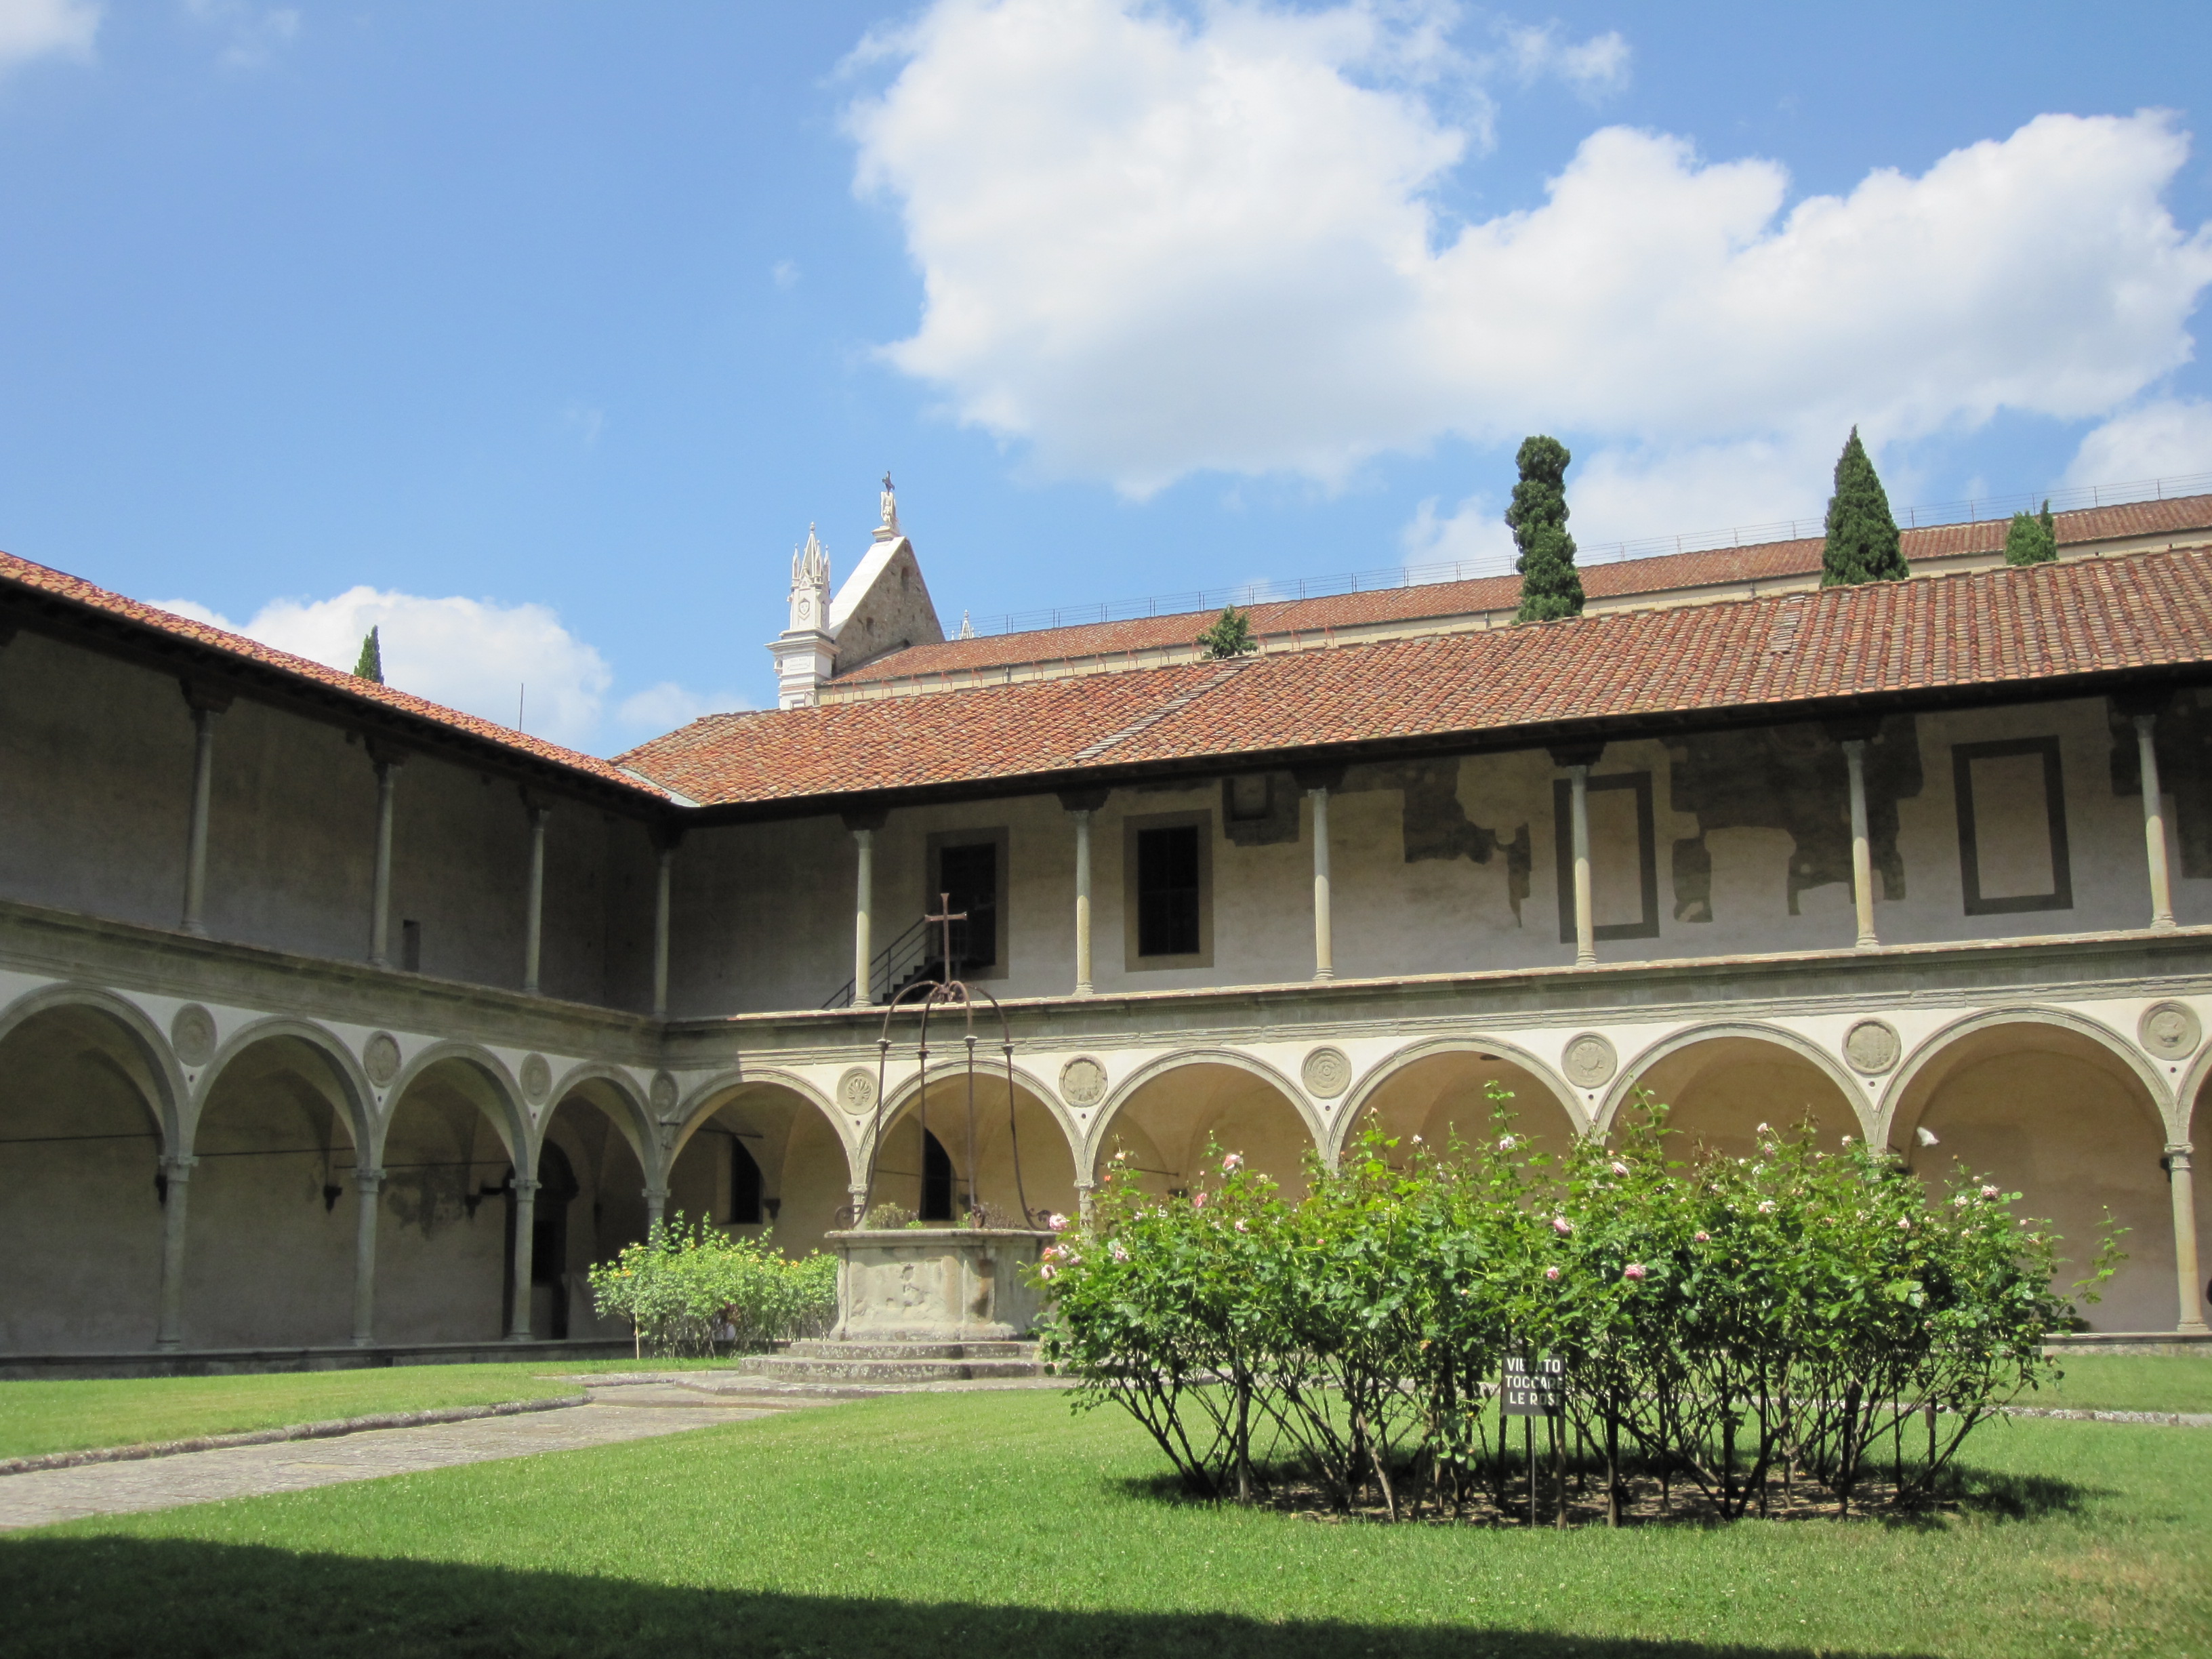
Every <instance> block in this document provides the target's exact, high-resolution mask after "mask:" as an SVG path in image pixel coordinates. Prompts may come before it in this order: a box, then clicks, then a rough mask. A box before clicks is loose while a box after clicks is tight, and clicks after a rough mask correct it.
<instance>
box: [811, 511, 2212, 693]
mask: <svg viewBox="0 0 2212 1659" xmlns="http://www.w3.org/2000/svg"><path fill="white" fill-rule="evenodd" d="M2054 517H2055V520H2056V528H2057V532H2058V541H2059V544H2060V545H2061V546H2062V547H2078V546H2081V545H2083V544H2091V543H2098V542H2110V541H2123V540H2129V539H2132V538H2136V537H2142V536H2165V535H2172V534H2176V533H2179V532H2185V531H2203V530H2207V529H2212V495H2189V496H2179V497H2175V498H2173V499H2171V500H2165V501H2131V502H2128V503H2125V504H2124V505H2121V506H2117V507H2085V508H2083V509H2081V510H2080V511H2078V512H2070V513H2057V514H2055V515H2054ZM2008 524H2009V520H2004V519H1982V520H1975V521H1973V522H1971V523H1966V524H1946V525H1930V526H1926V527H1924V528H1921V529H1916V530H1907V531H1905V532H1904V542H1905V548H1904V550H1905V558H1906V560H1907V562H1913V563H1918V562H1931V561H1939V560H1945V559H1957V558H1969V557H1973V556H1977V555H1992V554H1998V553H2002V551H2003V550H2004V544H2005V532H2006V530H2007V528H2008ZM1822 547H1823V543H1822V540H1821V538H1820V537H1818V536H1811V537H1805V538H1800V539H1798V540H1795V541H1780V542H1759V543H1756V544H1753V545H1751V546H1748V547H1716V548H1707V549H1701V550H1695V551H1692V552H1687V553H1665V554H1660V555H1657V556H1653V557H1650V558H1641V559H1616V560H1611V561H1607V562H1603V563H1596V564H1587V565H1583V567H1581V574H1582V579H1583V592H1585V593H1586V594H1587V595H1588V596H1589V599H1592V600H1593V601H1596V602H1599V603H1603V602H1604V601H1606V600H1608V599H1614V600H1619V599H1633V598H1637V597H1640V596H1643V595H1647V594H1648V595H1650V596H1652V597H1653V598H1655V599H1656V597H1657V596H1659V595H1661V594H1662V593H1690V592H1695V591H1696V590H1698V589H1699V588H1715V587H1734V586H1744V585H1746V584H1756V583H1760V582H1770V581H1796V582H1802V580H1804V579H1806V578H1808V577H1817V576H1818V575H1819V574H1820V556H1821V551H1822ZM1520 602H1521V578H1520V577H1518V576H1517V575H1496V576H1476V577H1471V578H1468V579H1467V580H1462V581H1449V582H1423V583H1419V584H1418V585H1413V586H1394V587H1380V588H1370V589H1367V590H1365V591H1364V592H1350V593H1334V594H1328V595H1326V596H1324V597H1322V598H1318V599H1279V600H1273V601H1269V602H1267V603H1263V604H1259V605H1252V606H1250V607H1249V611H1248V613H1247V614H1249V617H1251V620H1252V630H1253V632H1254V633H1255V634H1258V635H1262V636H1288V635H1296V634H1300V633H1307V634H1316V635H1318V634H1322V633H1324V632H1327V631H1328V630H1333V629H1346V628H1358V627H1363V626H1368V625H1371V624H1376V623H1402V622H1411V621H1417V620H1419V619H1422V618H1427V617H1436V618H1439V619H1441V618H1444V617H1467V616H1470V615H1472V614H1475V613H1480V612H1486V611H1487V612H1494V611H1511V610H1513V609H1514V608H1515V607H1516V606H1517V605H1519V604H1520ZM1212 615H1213V613H1212V611H1170V612H1169V613H1168V614H1166V615H1164V616H1158V617H1133V618H1130V619H1128V620H1127V621H1122V622H1103V623H1081V624H1078V625H1075V626H1072V627H1066V628H1045V629H1030V630H1027V631H1025V632H1022V633H1013V634H990V635H980V636H978V637H975V638H973V639H964V640H962V639H956V640H947V641H945V642H944V643H943V644H941V645H919V646H915V647H910V648H908V649H907V650H904V651H898V652H893V653H888V654H886V655H884V656H881V657H878V658H875V659H872V660H870V661H868V662H866V664H864V665H860V667H858V668H855V669H853V670H850V671H841V672H840V673H839V674H838V675H837V676H836V679H835V681H834V682H833V684H836V685H838V686H860V685H870V684H883V683H884V682H888V681H894V680H927V679H929V678H933V677H936V676H948V677H949V676H954V675H969V674H974V673H976V672H978V671H989V670H991V669H994V668H1004V667H1007V666H1009V665H1020V664H1024V663H1049V662H1055V661H1060V660H1062V659H1066V660H1070V661H1074V660H1079V659H1085V658H1094V659H1095V658H1109V659H1110V658H1115V657H1123V658H1128V657H1133V656H1136V655H1138V654H1139V653H1148V652H1162V651H1170V650H1181V651H1186V652H1187V651H1188V650H1189V649H1190V648H1191V647H1192V644H1193V641H1194V640H1195V639H1196V638H1197V635H1198V632H1199V630H1200V629H1201V628H1203V627H1204V626H1205V625H1206V623H1208V622H1209V621H1211V620H1212Z"/></svg>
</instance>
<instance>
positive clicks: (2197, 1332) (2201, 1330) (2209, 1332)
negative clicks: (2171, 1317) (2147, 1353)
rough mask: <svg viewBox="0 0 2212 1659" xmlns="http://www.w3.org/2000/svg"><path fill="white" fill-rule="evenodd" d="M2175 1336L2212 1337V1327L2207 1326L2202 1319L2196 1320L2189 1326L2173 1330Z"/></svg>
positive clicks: (2177, 1327) (2184, 1325) (2178, 1326)
mask: <svg viewBox="0 0 2212 1659" xmlns="http://www.w3.org/2000/svg"><path fill="white" fill-rule="evenodd" d="M2173 1334H2175V1335H2176V1336H2212V1325H2207V1324H2206V1323H2205V1322H2203V1320H2201V1319H2199V1320H2195V1321H2192V1322H2190V1323H2187V1324H2183V1325H2176V1326H2175V1327H2174V1328H2173Z"/></svg>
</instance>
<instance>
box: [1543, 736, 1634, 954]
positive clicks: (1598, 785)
mask: <svg viewBox="0 0 2212 1659" xmlns="http://www.w3.org/2000/svg"><path fill="white" fill-rule="evenodd" d="M1607 789H1633V790H1634V791H1635V792H1636V860H1637V872H1636V873H1637V877H1638V881H1639V883H1640V884H1641V887H1642V897H1643V900H1644V919H1643V920H1642V921H1609V922H1607V923H1606V924H1605V925H1604V926H1603V927H1596V928H1594V929H1592V930H1591V936H1592V937H1593V938H1595V939H1657V938H1658V937H1659V847H1658V842H1657V840H1656V835H1657V826H1656V822H1655V819H1654V814H1653V811H1652V805H1651V775H1650V773H1649V772H1615V773H1613V774H1612V775H1609V776H1607V777H1602V778H1592V779H1591V780H1590V781H1589V792H1590V793H1592V794H1593V795H1595V794H1597V793H1601V792H1602V791H1604V790H1607ZM1573 815H1574V785H1573V783H1572V782H1571V781H1569V780H1567V779H1565V778H1554V779H1553V780H1552V826H1553V829H1554V830H1555V831H1556V832H1557V833H1556V834H1555V836H1553V839H1554V840H1555V841H1556V842H1558V844H1559V943H1560V944H1562V945H1572V944H1573V943H1574V942H1575V826H1574V816H1573Z"/></svg>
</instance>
